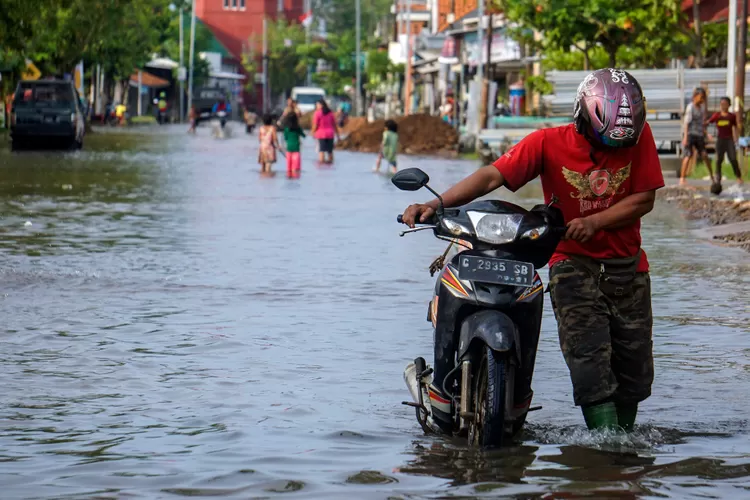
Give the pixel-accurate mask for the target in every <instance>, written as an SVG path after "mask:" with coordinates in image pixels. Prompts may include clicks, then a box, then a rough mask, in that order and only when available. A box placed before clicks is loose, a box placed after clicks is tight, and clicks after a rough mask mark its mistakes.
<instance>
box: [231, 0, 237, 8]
mask: <svg viewBox="0 0 750 500" xmlns="http://www.w3.org/2000/svg"><path fill="white" fill-rule="evenodd" d="M232 9H233V10H237V0H232Z"/></svg>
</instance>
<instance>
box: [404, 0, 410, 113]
mask: <svg viewBox="0 0 750 500" xmlns="http://www.w3.org/2000/svg"><path fill="white" fill-rule="evenodd" d="M404 86H405V87H406V89H405V90H404V116H409V115H410V114H411V0H406V75H404Z"/></svg>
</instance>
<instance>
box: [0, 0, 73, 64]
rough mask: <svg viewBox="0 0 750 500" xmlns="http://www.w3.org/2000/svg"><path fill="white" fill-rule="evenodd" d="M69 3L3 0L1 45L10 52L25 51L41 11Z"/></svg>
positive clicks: (1, 5) (60, 1) (56, 0)
mask: <svg viewBox="0 0 750 500" xmlns="http://www.w3.org/2000/svg"><path fill="white" fill-rule="evenodd" d="M69 3H70V2H69V1H62V0H34V1H29V0H3V1H2V4H0V47H1V48H2V49H3V50H5V51H9V52H23V51H24V49H25V48H26V46H27V43H28V41H29V40H30V39H31V38H32V37H33V36H34V33H35V27H36V23H35V21H36V19H37V17H38V16H39V13H40V12H48V11H51V10H54V9H57V8H58V7H63V6H67V4H69Z"/></svg>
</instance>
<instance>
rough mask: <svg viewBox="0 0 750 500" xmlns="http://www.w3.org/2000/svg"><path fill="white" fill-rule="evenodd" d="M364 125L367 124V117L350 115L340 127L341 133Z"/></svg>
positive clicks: (352, 130) (347, 132)
mask: <svg viewBox="0 0 750 500" xmlns="http://www.w3.org/2000/svg"><path fill="white" fill-rule="evenodd" d="M365 125H367V118H365V117H364V116H352V117H350V118H349V119H347V120H346V123H345V124H344V126H343V127H342V128H341V135H349V134H351V133H352V132H354V131H355V130H357V129H359V128H361V127H364V126H365Z"/></svg>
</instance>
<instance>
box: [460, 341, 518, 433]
mask: <svg viewBox="0 0 750 500" xmlns="http://www.w3.org/2000/svg"><path fill="white" fill-rule="evenodd" d="M477 354H480V356H481V357H480V361H479V365H478V366H479V367H478V368H477V370H476V372H474V384H473V385H474V387H473V389H474V394H473V399H474V405H473V406H474V407H473V410H474V417H473V418H472V419H471V420H470V421H469V443H470V444H472V445H476V446H481V447H482V448H490V447H500V446H503V445H504V444H505V441H506V437H507V436H506V433H505V401H506V390H507V387H506V386H507V384H506V382H507V376H506V375H507V372H506V370H508V368H509V366H508V362H507V357H506V356H505V354H504V353H497V352H495V351H493V350H492V349H490V348H489V347H487V346H486V345H485V346H482V349H481V351H480V352H478V353H477Z"/></svg>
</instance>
